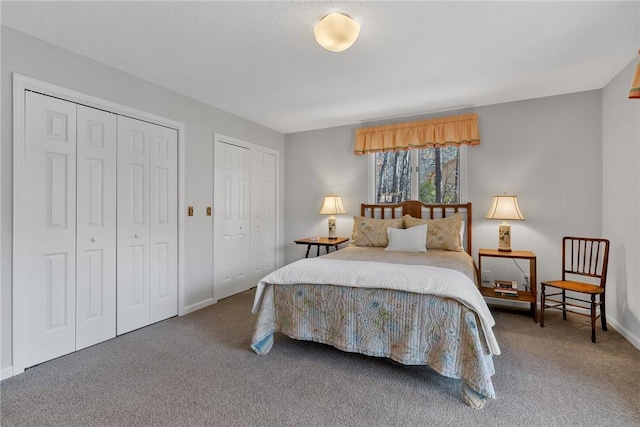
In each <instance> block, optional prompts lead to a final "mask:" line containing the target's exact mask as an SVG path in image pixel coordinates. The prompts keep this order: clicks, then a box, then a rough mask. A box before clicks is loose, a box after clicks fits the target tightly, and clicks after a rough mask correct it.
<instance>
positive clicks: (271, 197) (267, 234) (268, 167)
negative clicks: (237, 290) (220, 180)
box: [262, 153, 277, 275]
mask: <svg viewBox="0 0 640 427" xmlns="http://www.w3.org/2000/svg"><path fill="white" fill-rule="evenodd" d="M263 165H264V176H263V180H262V182H263V184H262V188H263V190H262V191H263V193H264V204H263V205H262V218H263V220H262V223H263V227H262V229H263V231H262V232H263V234H264V238H263V240H262V245H263V246H262V274H263V275H266V274H269V273H271V272H272V271H274V270H275V269H276V223H277V221H276V173H277V171H276V156H275V155H273V154H269V153H264V162H263Z"/></svg>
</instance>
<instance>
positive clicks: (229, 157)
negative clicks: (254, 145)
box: [213, 141, 255, 299]
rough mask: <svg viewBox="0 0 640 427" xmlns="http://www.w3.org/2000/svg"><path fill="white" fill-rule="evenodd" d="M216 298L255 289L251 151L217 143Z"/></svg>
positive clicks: (214, 243) (215, 194) (215, 192)
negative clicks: (252, 251) (251, 253)
mask: <svg viewBox="0 0 640 427" xmlns="http://www.w3.org/2000/svg"><path fill="white" fill-rule="evenodd" d="M215 144H216V145H215V159H214V160H215V161H214V170H215V174H214V196H215V199H214V200H215V203H214V217H213V218H214V241H213V247H214V251H213V252H214V264H213V270H214V275H213V279H214V296H215V298H216V299H222V298H226V297H228V296H231V295H234V294H236V293H238V292H242V291H245V290H247V289H249V288H250V287H252V286H255V283H253V275H252V274H251V265H250V262H249V261H250V249H251V247H250V239H251V232H250V226H251V217H250V199H249V195H250V181H249V179H250V175H249V161H250V156H249V154H250V151H249V150H248V149H246V148H243V147H239V146H236V145H232V144H228V143H225V142H222V141H216V142H215Z"/></svg>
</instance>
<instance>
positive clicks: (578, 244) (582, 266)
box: [540, 237, 609, 342]
mask: <svg viewBox="0 0 640 427" xmlns="http://www.w3.org/2000/svg"><path fill="white" fill-rule="evenodd" d="M608 261H609V241H608V240H607V239H595V238H585V237H564V238H563V239H562V280H552V281H547V282H541V283H540V285H541V287H542V289H541V290H542V293H541V296H540V305H541V308H542V310H541V313H540V326H541V327H544V311H545V309H552V310H561V311H562V318H563V319H564V320H567V311H569V312H571V313H575V314H580V315H583V316H590V317H591V341H592V342H596V320H597V319H598V317H600V318H601V322H602V330H603V331H606V330H607V316H606V310H605V286H606V284H607V264H608ZM574 278H575V279H576V280H570V279H574ZM587 278H588V279H587ZM547 286H550V287H553V288H557V289H560V290H561V292H557V293H554V294H549V295H547V294H546V291H545V288H546V287H547ZM566 291H572V292H578V293H582V294H587V295H590V296H591V298H590V300H586V299H581V298H576V297H571V296H567V295H566ZM559 295H560V296H562V299H553V298H551V297H557V296H559ZM596 295H598V297H599V298H598V302H596ZM583 298H584V297H583ZM567 300H572V301H578V302H580V303H582V304H572V303H569V302H567ZM549 302H551V303H552V304H548V303H549ZM586 304H588V305H586ZM573 307H576V308H582V309H583V310H582V311H576V310H575V309H574V308H573ZM597 307H599V308H600V309H599V314H598V315H596V308H597ZM584 309H587V310H588V311H589V314H586V313H584Z"/></svg>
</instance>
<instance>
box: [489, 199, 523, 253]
mask: <svg viewBox="0 0 640 427" xmlns="http://www.w3.org/2000/svg"><path fill="white" fill-rule="evenodd" d="M486 218H487V219H499V220H502V224H500V227H499V228H498V250H499V251H503V252H511V226H510V225H509V223H508V222H507V220H517V221H523V220H524V215H522V212H520V208H519V207H518V196H509V195H507V193H504V194H503V195H502V196H493V203H492V204H491V209H489V213H488V214H487V216H486Z"/></svg>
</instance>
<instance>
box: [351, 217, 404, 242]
mask: <svg viewBox="0 0 640 427" xmlns="http://www.w3.org/2000/svg"><path fill="white" fill-rule="evenodd" d="M403 224H404V222H403V220H402V218H395V219H377V218H367V217H364V216H354V217H353V232H352V233H351V243H350V244H349V246H375V247H380V248H385V247H386V246H387V245H388V244H389V238H388V236H387V228H404V227H403Z"/></svg>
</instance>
